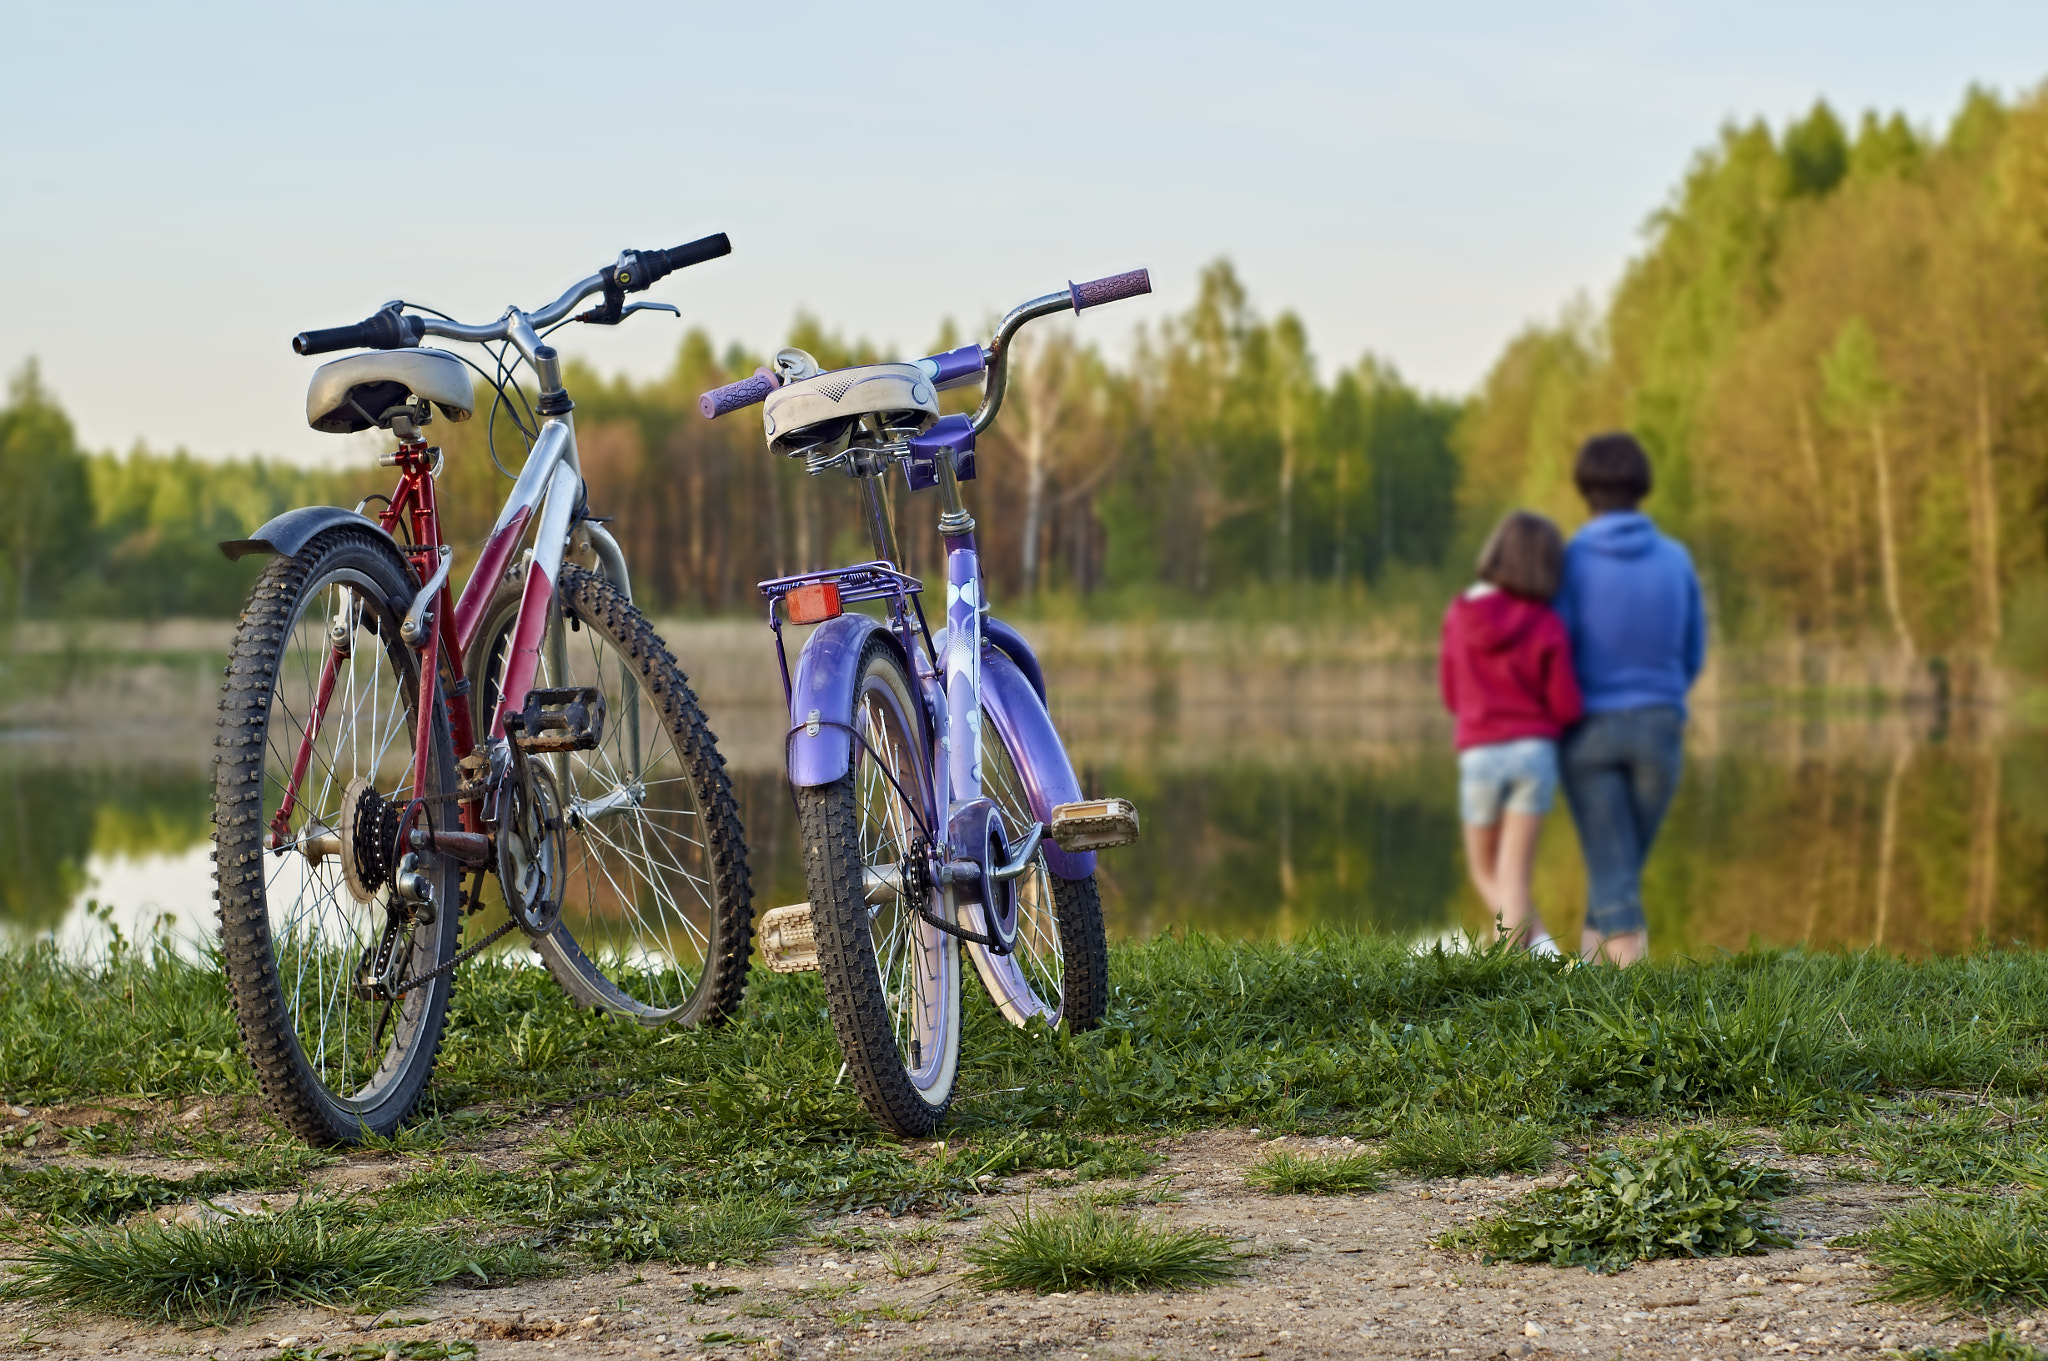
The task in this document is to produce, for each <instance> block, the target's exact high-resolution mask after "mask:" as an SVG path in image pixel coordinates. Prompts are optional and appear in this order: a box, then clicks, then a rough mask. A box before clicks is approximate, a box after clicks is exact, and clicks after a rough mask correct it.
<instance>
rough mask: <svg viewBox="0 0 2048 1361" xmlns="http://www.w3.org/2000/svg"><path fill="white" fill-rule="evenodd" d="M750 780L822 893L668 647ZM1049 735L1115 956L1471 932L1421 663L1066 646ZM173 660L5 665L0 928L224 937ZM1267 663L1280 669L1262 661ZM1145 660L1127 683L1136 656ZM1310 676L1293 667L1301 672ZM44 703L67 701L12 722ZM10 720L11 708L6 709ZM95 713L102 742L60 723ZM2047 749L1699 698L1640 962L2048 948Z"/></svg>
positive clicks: (778, 785) (763, 775)
mask: <svg viewBox="0 0 2048 1361" xmlns="http://www.w3.org/2000/svg"><path fill="white" fill-rule="evenodd" d="M664 632H665V633H666V634H667V635H668V636H669V638H670V640H671V642H672V644H673V645H674V646H675V650H676V651H677V652H678V654H679V655H680V656H682V657H683V659H684V662H685V665H686V666H687V667H689V668H690V669H691V671H692V673H693V676H694V678H695V680H696V683H697V685H698V687H699V689H700V691H701V692H702V693H703V695H704V698H705V706H706V709H707V712H708V713H709V714H710V716H711V718H712V722H713V724H714V726H715V727H716V728H717V730H718V731H719V734H720V738H721V743H722V745H723V747H724V748H725V750H726V751H727V754H728V759H729V760H730V762H731V764H732V771H733V776H734V781H735V784H736V786H737V788H738V791H739V795H740V801H741V809H742V814H743V817H744V819H745V821H746V826H747V831H748V836H749V842H750V845H751V847H752V854H753V865H754V876H755V884H756V886H757V895H756V909H757V912H758V911H759V910H762V909H765V908H767V907H770V906H774V905H777V904H780V903H787V902H796V901H800V900H801V899H802V898H803V897H804V896H805V894H804V889H803V886H802V881H801V870H800V864H799V860H798V855H797V845H796V837H795V819H794V816H793V814H792V811H791V805H790V799H789V795H788V791H787V789H786V787H785V785H784V784H783V781H782V778H781V775H780V773H779V771H778V770H777V768H776V764H775V758H776V755H777V753H778V752H779V750H780V747H781V723H782V718H781V715H780V713H779V711H778V710H777V709H776V708H774V707H773V706H772V705H764V704H762V703H761V702H760V700H761V698H762V696H763V695H770V696H772V695H773V693H774V692H773V690H772V689H770V688H769V687H772V686H773V685H774V684H775V682H774V679H773V676H774V672H773V661H772V658H773V654H772V651H769V650H767V648H766V647H765V630H763V629H761V628H760V627H759V626H758V625H755V624H751V623H748V622H745V621H739V622H718V623H711V624H687V625H685V624H674V625H668V626H665V628H664ZM1051 633H1052V637H1051V638H1050V641H1049V642H1048V646H1047V660H1048V669H1049V670H1050V671H1051V672H1052V674H1053V691H1054V696H1055V711H1056V713H1055V716H1056V718H1057V719H1058V720H1059V723H1060V726H1061V729H1062V731H1063V732H1064V733H1065V734H1066V735H1067V738H1068V742H1069V746H1070V748H1071V749H1072V751H1073V753H1074V756H1075V759H1076V764H1077V765H1078V766H1079V767H1080V768H1081V770H1082V773H1083V785H1084V787H1085V788H1086V789H1087V790H1088V791H1089V792H1090V793H1091V794H1118V795H1122V796H1124V797H1126V798H1130V799H1133V800H1134V801H1136V803H1137V804H1138V807H1139V810H1140V812H1141V815H1142V817H1143V820H1144V837H1143V839H1142V840H1141V841H1140V842H1139V843H1138V844H1137V845H1136V846H1132V847H1128V848H1124V849H1121V850H1117V851H1111V852H1106V853H1104V854H1103V856H1102V857H1101V867H1102V868H1101V880H1102V889H1103V902H1104V907H1105V910H1106V913H1107V918H1108V923H1109V929H1110V931H1111V933H1112V935H1113V936H1116V937H1121V938H1128V937H1144V936H1149V935H1152V934H1155V933H1157V932H1160V931H1165V930H1170V929H1175V928H1184V929H1191V930H1202V931H1207V932H1211V933H1214V934H1217V935H1222V936H1228V937H1238V938H1273V937H1278V938H1283V939H1287V938H1295V937H1299V936H1301V935H1303V934H1304V933H1306V932H1309V931H1311V930H1314V929H1316V928H1335V929H1345V930H1366V929H1370V930H1381V931H1389V932H1395V933H1398V934H1400V935H1402V936H1404V937H1408V938H1412V939H1415V940H1418V941H1427V940H1431V939H1437V938H1446V937H1450V936H1453V935H1455V934H1456V933H1458V932H1461V931H1470V930H1474V929H1476V928H1478V927H1480V926H1481V925H1482V924H1483V913H1482V911H1481V909H1480V907H1479V903H1478V899H1477V897H1476V896H1475V895H1474V893H1473V892H1472V890H1471V888H1470V887H1469V885H1468V884H1467V882H1466V880H1465V877H1464V872H1463V865H1462V861H1461V854H1462V851H1461V842H1460V831H1459V826H1458V813H1457V789H1456V774H1455V768H1454V764H1453V761H1452V758H1451V756H1450V752H1449V725H1448V721H1447V720H1446V719H1445V718H1444V717H1443V715H1441V714H1440V713H1439V712H1438V711H1437V710H1436V708H1435V706H1434V703H1433V700H1432V698H1431V696H1430V693H1429V688H1428V685H1427V666H1426V664H1423V663H1422V662H1419V661H1418V659H1416V658H1413V657H1408V658H1396V659H1392V660H1390V659H1389V658H1388V657H1387V656H1386V655H1384V653H1383V652H1381V653H1374V654H1373V655H1364V654H1359V653H1354V652H1347V651H1346V650H1344V649H1343V648H1337V649H1334V650H1332V649H1328V648H1324V649H1321V650H1318V649H1317V648H1316V647H1313V646H1310V647H1307V648H1306V649H1305V650H1304V649H1297V650H1296V653H1294V654H1289V655H1288V656H1283V657H1281V658H1280V660H1278V661H1275V660H1274V658H1273V656H1271V655H1262V654H1261V653H1260V651H1259V649H1257V648H1252V649H1249V650H1247V649H1246V648H1243V647H1235V646H1231V645H1229V644H1228V643H1227V641H1226V642H1222V643H1218V642H1217V641H1216V640H1215V638H1214V637H1213V636H1211V637H1209V638H1208V639H1207V641H1204V639H1203V638H1202V637H1200V636H1197V637H1195V639H1194V641H1193V642H1190V641H1189V639H1188V638H1187V637H1180V638H1179V639H1178V641H1175V640H1174V639H1173V638H1171V637H1169V638H1168V639H1167V642H1166V643H1165V644H1162V643H1161V642H1160V635H1158V634H1153V635H1150V639H1151V640H1150V641H1149V642H1146V643H1145V644H1144V645H1143V646H1135V645H1133V644H1132V643H1131V640H1130V639H1129V638H1127V637H1126V638H1115V639H1112V640H1111V643H1110V644H1104V643H1102V641H1101V639H1100V638H1095V639H1094V640H1093V641H1090V640H1088V639H1082V638H1080V636H1079V635H1078V634H1077V633H1075V632H1074V631H1068V632H1066V633H1061V632H1059V631H1057V630H1053V631H1051ZM177 637H178V639H179V640H180V641H177V642H176V643H175V644H174V645H153V646H149V647H144V648H141V649H139V650H138V649H136V648H127V649H109V648H106V647H88V648H84V649H81V650H75V651H74V654H73V655H72V661H71V663H70V665H71V666H72V668H73V670H72V672H71V673H69V679H65V678H63V677H59V678H58V679H57V680H56V681H53V680H52V675H53V673H52V672H51V670H50V665H52V664H50V663H48V662H47V658H45V659H44V662H43V663H38V664H36V665H29V664H25V663H23V662H22V660H21V658H19V657H17V658H16V659H15V663H14V669H13V670H12V671H10V672H6V673H0V677H6V678H11V684H12V685H13V687H14V697H15V698H16V699H17V700H18V701H21V702H17V703H15V704H13V705H12V706H0V708H4V709H5V711H6V712H8V713H9V715H10V720H11V726H7V727H0V928H4V929H5V930H6V932H7V933H8V934H10V935H12V936H14V937H15V938H17V939H19V938H24V937H37V936H52V935H53V936H55V937H56V938H57V939H58V940H59V941H61V942H63V943H64V944H65V945H66V946H68V947H72V948H79V949H89V948H97V947H99V946H103V945H104V944H105V942H106V941H107V940H108V939H109V935H110V932H111V930H113V929H119V930H120V931H121V932H123V934H124V935H126V936H128V937H130V938H135V937H137V936H138V935H142V934H146V933H147V932H148V931H149V930H150V929H151V927H152V925H153V924H155V923H157V922H158V921H159V919H160V918H164V917H169V918H174V919H175V920H174V921H173V922H171V923H169V924H168V929H169V930H170V931H171V932H172V934H173V935H174V936H176V937H177V938H179V939H181V940H182V941H184V942H185V943H186V946H187V948H191V947H192V946H193V945H195V944H197V943H199V942H200V941H201V939H202V937H201V935H200V931H201V928H202V926H203V924H206V923H209V922H210V920H211V914H212V903H211V897H210V889H211V883H210V879H209V871H210V864H209V861H208V858H207V851H208V842H207V835H208V831H209V826H208V813H209V810H210V784H209V780H210V757H211V745H210V744H211V737H212V732H211V724H210V721H209V713H208V709H209V705H210V703H211V691H212V685H213V684H214V683H215V678H217V676H218V674H219V670H218V668H219V660H218V657H219V655H220V654H219V652H217V651H215V648H216V646H217V645H222V644H224V640H225V626H217V625H204V626H193V628H192V629H191V630H188V631H187V632H186V633H184V634H179V635H177ZM1268 653H1270V649H1268ZM1134 658H1135V660H1133V659H1134ZM1290 658H1291V659H1290ZM31 690H33V691H35V692H37V693H39V694H44V696H45V699H46V700H47V701H48V702H44V703H41V704H40V705H38V704H35V703H29V702H26V701H25V700H22V697H23V696H25V695H28V694H29V692H30V691H31ZM0 697H5V691H4V690H0ZM81 709H90V710H91V711H92V712H94V713H95V715H96V716H97V719H96V721H95V722H94V723H93V724H91V725H89V726H88V725H81V724H77V723H75V722H73V721H71V720H70V718H69V715H72V714H75V713H77V712H79V711H80V710H81ZM2044 758H2048V730H2043V729H2041V728H2037V727H2033V726H2029V725H2026V724H2023V723H2020V722H2018V721H2016V720H2014V719H2012V718H2010V717H2008V716H2006V715H2005V714H2003V713H2002V712H2001V711H1998V710H1993V709H1985V710H1976V709H1959V710H1955V711H1951V712H1941V711H1937V710H1935V709H1933V708H1931V707H1926V708H1911V707H1897V706H1892V707H1886V706H1876V705H1864V706H1843V705H1835V706H1831V707H1819V706H1804V707H1802V706H1794V705H1782V704H1780V705H1757V704H1745V703H1741V702H1737V701H1735V700H1732V699H1728V698H1725V697H1719V698H1714V699H1713V700H1712V701H1711V702H1708V703H1703V704H1701V705H1699V706H1698V709H1697V712H1696V714H1695V719H1694V722H1693V724H1692V727H1691V729H1690V732H1689V735H1688V753H1687V765H1686V770H1685V775H1684V779H1683V782H1682V784H1681V787H1680V791H1679V795H1678V798H1677V801H1676V802H1675V804H1674V805H1673V807H1672V811H1671V815H1670V820H1669V822H1668V823H1667V824H1666V829H1665V832H1664V835H1663V838H1662V840H1661V841H1660V843H1659V845H1658V848H1657V852H1656V855H1655V857H1654V859H1653V860H1652V862H1651V867H1650V874H1649V882H1648V884H1647V887H1646V894H1645V897H1646V905H1647V907H1648V911H1649V916H1650V924H1651V941H1652V948H1653V950H1654V951H1655V952H1656V953H1658V954H1660V955H1672V954H1690V955H1695V956H1697V955H1702V954H1706V953H1710V952H1713V951H1717V950H1740V949H1742V948H1744V947H1745V946H1746V945H1748V944H1749V943H1750V942H1752V941H1759V942H1763V943H1766V944H1791V943H1796V942H1807V943H1811V944H1813V945H1816V946H1822V947H1828V948H1852V949H1853V948H1860V947H1863V946H1867V945H1873V944H1874V945H1880V946H1883V947H1885V948H1887V949H1892V950H1898V951H1902V952H1906V953H1910V954H1925V953H1953V952H1957V951H1962V950H1967V949H1970V948H1972V947H1973V946H1974V945H1975V944H1977V943H1978V942H1979V941H1984V940H1989V941H1991V942H1994V943H1998V944H2008V943H2022V944H2028V945H2031V944H2033V943H2035V942H2038V941H2041V940H2043V939H2044V938H2048V759H2044ZM1537 888H1538V903H1539V906H1540V907H1542V909H1543V910H1544V912H1545V915H1546V917H1547V918H1548V920H1549V923H1550V925H1551V928H1552V930H1553V931H1555V932H1556V933H1557V934H1558V936H1559V937H1560V939H1573V938H1575V937H1576V932H1577V928H1578V921H1579V918H1580V915H1581V911H1582V907H1583V893H1584V875H1583V871H1582V870H1581V869H1580V867H1579V864H1578V855H1577V847H1576V845H1575V843H1574V841H1573V837H1572V831H1571V826H1570V819H1569V817H1568V816H1566V815H1565V814H1564V813H1563V811H1562V809H1561V808H1560V811H1559V813H1558V814H1557V815H1556V816H1555V817H1553V818H1552V820H1551V822H1550V825H1549V826H1548V827H1547V828H1546V831H1545V839H1544V844H1543V849H1542V854H1541V857H1540V861H1539V869H1538V886H1537Z"/></svg>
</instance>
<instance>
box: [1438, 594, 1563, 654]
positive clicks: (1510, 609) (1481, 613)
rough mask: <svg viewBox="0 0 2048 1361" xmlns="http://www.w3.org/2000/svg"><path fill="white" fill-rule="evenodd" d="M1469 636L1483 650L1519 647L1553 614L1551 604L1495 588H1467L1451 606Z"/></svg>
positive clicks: (1466, 635) (1502, 649)
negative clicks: (1542, 603)
mask: <svg viewBox="0 0 2048 1361" xmlns="http://www.w3.org/2000/svg"><path fill="white" fill-rule="evenodd" d="M1451 608H1452V609H1453V610H1455V611H1457V614H1458V623H1459V626H1460V627H1461V629H1462V630H1463V631H1464V634H1465V637H1466V639H1467V640H1469V641H1470V643H1471V644H1472V646H1473V647H1475V648H1477V649H1478V650H1480V651H1481V652H1506V651H1508V650H1509V649H1511V648H1515V647H1519V646H1521V645H1522V644H1523V642H1524V641H1525V640H1526V639H1527V638H1528V637H1529V634H1530V632H1531V631H1532V630H1534V629H1535V628H1536V626H1537V625H1538V624H1540V623H1541V622H1542V621H1543V616H1544V615H1546V614H1548V613H1550V610H1549V607H1548V606H1544V605H1539V604H1537V603H1536V602H1535V601H1533V600H1525V599H1523V598H1522V597H1521V596H1518V595H1510V594H1508V593H1507V592H1506V591H1503V590H1498V589H1496V588H1493V587H1486V588H1484V589H1475V590H1472V591H1467V592H1466V593H1465V594H1463V595H1461V596H1459V597H1458V599H1457V602H1456V603H1455V604H1453V605H1452V606H1451Z"/></svg>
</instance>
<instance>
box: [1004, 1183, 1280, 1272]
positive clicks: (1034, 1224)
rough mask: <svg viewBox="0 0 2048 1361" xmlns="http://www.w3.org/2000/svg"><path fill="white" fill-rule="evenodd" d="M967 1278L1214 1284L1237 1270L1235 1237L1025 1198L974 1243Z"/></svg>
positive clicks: (1083, 1202) (1087, 1204)
mask: <svg viewBox="0 0 2048 1361" xmlns="http://www.w3.org/2000/svg"><path fill="white" fill-rule="evenodd" d="M966 1256H967V1260H968V1261H969V1262H970V1263H971V1264H972V1267H971V1269H970V1270H969V1271H968V1272H967V1279H968V1280H970V1281H972V1282H973V1283H974V1284H975V1285H978V1286H980V1287H981V1288H982V1289H984V1290H1031V1291H1036V1292H1038V1293H1040V1294H1044V1293H1049V1292H1051V1291H1054V1290H1109V1291H1138V1290H1156V1289H1171V1288H1175V1287H1180V1286H1195V1285H1210V1284H1214V1283H1215V1282H1217V1281H1222V1280H1227V1279H1229V1278H1230V1277H1232V1276H1234V1275H1236V1274H1237V1268H1238V1260H1239V1257H1238V1254H1237V1253H1236V1252H1234V1251H1232V1249H1231V1240H1230V1239H1229V1238H1228V1237H1226V1236H1224V1235H1223V1234H1220V1233H1217V1232H1216V1231H1214V1230H1213V1229H1183V1228H1176V1227H1174V1226H1173V1225H1170V1224H1164V1223H1160V1222H1157V1221H1153V1220H1147V1219H1143V1218H1140V1217H1139V1216H1137V1215H1133V1214H1126V1213H1123V1212H1120V1211H1116V1210H1108V1209H1104V1208H1102V1207H1100V1206H1098V1205H1096V1204H1095V1203H1094V1202H1093V1201H1090V1200H1087V1199H1079V1200H1073V1201H1069V1202H1067V1203H1066V1204H1064V1205H1058V1206H1051V1207H1046V1208H1042V1209H1033V1208H1032V1207H1031V1206H1029V1205H1026V1206H1025V1207H1024V1208H1023V1209H1021V1210H1018V1211H1015V1212H1013V1213H1012V1214H1011V1215H1009V1216H1008V1218H1007V1220H1006V1222H1004V1223H1001V1224H998V1225H996V1226H994V1227H993V1228H992V1229H990V1230H989V1231H988V1233H986V1234H985V1235H983V1236H982V1237H981V1238H980V1239H978V1240H977V1241H975V1242H974V1243H971V1244H969V1245H968V1247H967V1249H966Z"/></svg>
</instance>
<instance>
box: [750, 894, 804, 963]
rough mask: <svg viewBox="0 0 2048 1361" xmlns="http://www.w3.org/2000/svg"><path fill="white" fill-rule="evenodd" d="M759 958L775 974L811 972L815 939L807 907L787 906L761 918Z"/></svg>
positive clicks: (769, 911)
mask: <svg viewBox="0 0 2048 1361" xmlns="http://www.w3.org/2000/svg"><path fill="white" fill-rule="evenodd" d="M761 958H762V960H763V961H764V962H765V963H766V964H767V965H768V967H769V968H770V969H772V970H774V971H775V972H776V973H815V972H817V969H818V937H817V935H816V933H815V932H813V931H812V930H811V905H810V904H809V903H791V904H790V905H789V906H788V907H774V908H770V909H769V910H768V911H766V912H764V913H763V914H762V915H761Z"/></svg>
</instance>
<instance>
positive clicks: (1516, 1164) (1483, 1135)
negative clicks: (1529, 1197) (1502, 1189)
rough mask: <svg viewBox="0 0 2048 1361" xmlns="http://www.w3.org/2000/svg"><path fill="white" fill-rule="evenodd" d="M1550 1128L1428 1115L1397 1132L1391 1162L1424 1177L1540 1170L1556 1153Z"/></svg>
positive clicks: (1389, 1149) (1388, 1154)
mask: <svg viewBox="0 0 2048 1361" xmlns="http://www.w3.org/2000/svg"><path fill="white" fill-rule="evenodd" d="M1556 1152H1557V1146H1556V1142H1555V1139H1554V1137H1553V1135H1552V1134H1551V1132H1550V1131H1549V1130H1547V1129H1544V1128H1542V1127H1541V1126H1538V1125H1530V1124H1518V1123H1514V1122H1511V1121H1498V1120H1485V1119H1478V1118H1474V1117H1472V1116H1465V1115H1443V1114H1429V1115H1424V1116H1421V1117H1419V1118H1417V1119H1415V1120H1413V1121H1411V1122H1409V1123H1408V1124H1406V1125H1403V1126H1401V1127H1400V1128H1399V1129H1397V1130H1395V1131H1394V1133H1393V1134H1392V1135H1391V1136H1389V1137H1388V1139H1387V1144H1386V1153H1385V1157H1386V1163H1387V1166H1389V1167H1398V1168H1400V1169H1401V1170H1403V1171H1406V1172H1416V1173H1419V1174H1421V1175H1422V1176H1425V1177H1466V1176H1472V1175H1475V1174H1485V1173H1495V1172H1537V1171H1541V1170H1542V1169H1543V1167H1544V1165H1545V1164H1547V1163H1548V1162H1549V1161H1550V1160H1551V1158H1552V1157H1554V1156H1555V1155H1556Z"/></svg>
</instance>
